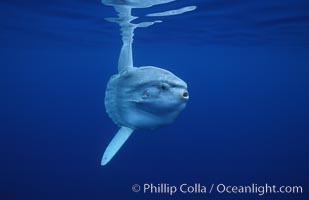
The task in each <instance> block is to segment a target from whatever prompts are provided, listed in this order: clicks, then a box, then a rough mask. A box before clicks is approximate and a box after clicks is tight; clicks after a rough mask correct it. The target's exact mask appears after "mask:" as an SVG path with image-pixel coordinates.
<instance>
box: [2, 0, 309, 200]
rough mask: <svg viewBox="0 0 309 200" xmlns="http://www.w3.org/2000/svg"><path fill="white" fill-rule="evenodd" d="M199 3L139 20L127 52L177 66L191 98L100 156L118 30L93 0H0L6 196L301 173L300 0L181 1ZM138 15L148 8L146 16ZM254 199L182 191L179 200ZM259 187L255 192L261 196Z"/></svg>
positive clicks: (295, 179)
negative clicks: (150, 21) (165, 121)
mask: <svg viewBox="0 0 309 200" xmlns="http://www.w3.org/2000/svg"><path fill="white" fill-rule="evenodd" d="M192 4H193V5H197V6H198V10H196V11H195V12H192V13H188V14H185V15H182V16H174V17H168V18H166V19H163V20H164V22H163V23H162V24H159V25H155V26H153V27H149V28H146V29H141V30H137V31H136V36H135V42H134V58H135V65H136V66H141V65H154V66H159V67H163V68H166V69H168V70H171V71H173V72H174V73H175V74H177V75H178V76H179V77H181V78H182V79H184V80H185V81H186V82H187V83H188V86H189V92H190V101H189V102H188V105H187V108H186V110H185V111H184V113H183V114H182V115H181V116H180V117H179V119H178V120H177V121H176V122H175V123H174V124H172V125H170V126H168V127H164V128H162V129H159V130H157V131H153V132H144V131H139V132H136V134H134V135H133V136H132V138H130V139H129V140H128V142H127V143H126V145H125V146H124V147H123V148H122V149H121V151H120V152H119V154H118V155H117V156H116V157H115V158H114V159H113V160H112V161H111V162H110V163H109V164H108V165H107V166H105V167H101V166H100V160H101V156H102V154H103V151H104V149H105V148H106V146H107V145H108V143H109V142H110V140H111V138H112V137H113V135H114V133H115V132H116V131H117V127H116V126H115V125H114V124H113V123H112V121H111V120H110V119H109V118H108V116H107V114H106V113H105V108H104V103H103V102H104V91H105V87H106V84H107V81H108V79H109V77H110V76H111V75H112V74H114V73H116V65H117V59H118V53H119V49H120V45H121V43H120V36H119V30H118V27H117V25H116V24H111V23H108V22H105V21H104V20H103V19H104V17H111V16H115V13H114V11H113V9H112V8H110V7H107V6H103V5H101V4H100V2H99V1H27V2H22V1H16V0H15V1H13V0H12V1H1V2H0V31H1V32H0V70H1V71H0V78H1V79H0V83H1V91H2V92H1V93H2V95H1V112H0V117H1V129H0V130H1V133H0V134H1V142H0V143H1V147H0V150H1V153H2V154H3V156H1V167H0V169H1V170H0V171H1V172H0V173H1V174H0V175H1V179H0V181H1V182H0V189H1V190H0V192H1V193H0V198H1V199H14V200H15V199H16V200H17V199H18V200H19V199H31V200H36V199H38V200H42V199H44V200H45V199H53V200H54V199H92V200H101V199H145V198H147V199H158V198H162V199H169V198H170V197H169V196H168V195H154V194H142V193H138V194H136V193H133V192H132V191H131V186H132V184H134V183H138V184H143V183H150V182H152V183H154V184H158V183H169V184H176V185H178V184H181V183H184V182H187V183H196V182H200V183H202V184H205V185H209V184H211V183H225V184H227V185H228V184H230V185H250V184H251V183H257V184H265V183H269V184H276V185H302V186H303V187H304V190H305V194H302V195H292V194H289V195H287V194H285V195H278V194H276V195H265V196H264V198H265V199H306V195H307V189H308V186H309V184H308V176H309V174H308V169H309V164H308V157H309V147H308V145H309V140H308V133H309V105H308V102H309V92H308V91H309V79H308V76H309V59H308V58H309V18H308V13H309V12H308V10H309V6H308V3H307V1H300V0H299V1H292V0H290V1H288V0H286V1H284V2H282V1H276V0H272V1H250V3H248V2H247V1H241V0H238V1H233V3H232V2H230V1H228V0H226V1H223V0H216V1H215V0H212V1H179V2H176V3H174V4H170V5H163V6H157V7H154V8H152V10H151V9H144V10H136V11H135V12H136V15H138V16H140V15H144V14H145V13H150V12H155V11H162V10H166V9H168V8H177V7H180V6H185V5H192ZM141 20H142V19H141ZM206 198H207V199H210V198H217V199H218V198H219V199H222V198H228V199H233V198H234V199H255V198H258V196H257V195H245V194H242V195H241V194H238V195H218V194H212V195H181V194H177V195H175V196H173V199H206ZM262 198H263V197H262Z"/></svg>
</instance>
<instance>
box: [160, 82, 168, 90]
mask: <svg viewBox="0 0 309 200" xmlns="http://www.w3.org/2000/svg"><path fill="white" fill-rule="evenodd" d="M160 88H161V90H163V91H164V90H167V89H168V85H167V84H166V83H162V84H161V85H160Z"/></svg>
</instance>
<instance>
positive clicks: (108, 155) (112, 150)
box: [101, 126, 134, 165]
mask: <svg viewBox="0 0 309 200" xmlns="http://www.w3.org/2000/svg"><path fill="white" fill-rule="evenodd" d="M133 131H134V130H133V129H131V128H128V127H125V126H122V127H121V128H120V129H119V130H118V132H117V133H116V135H115V136H114V138H113V139H112V141H111V142H110V143H109V145H108V146H107V148H106V150H105V152H104V154H103V157H102V160H101V165H106V164H107V163H108V162H109V161H110V160H111V159H112V158H113V157H114V156H115V154H116V153H117V152H118V151H119V149H120V148H121V147H122V145H123V144H124V143H125V142H126V141H127V139H128V138H129V137H130V135H131V134H132V133H133Z"/></svg>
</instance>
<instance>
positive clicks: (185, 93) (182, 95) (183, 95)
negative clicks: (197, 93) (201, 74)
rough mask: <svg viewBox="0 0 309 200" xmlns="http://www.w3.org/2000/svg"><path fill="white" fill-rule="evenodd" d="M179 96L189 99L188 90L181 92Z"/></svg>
mask: <svg viewBox="0 0 309 200" xmlns="http://www.w3.org/2000/svg"><path fill="white" fill-rule="evenodd" d="M181 98H182V99H184V100H188V99H189V92H188V91H184V92H183V93H182V94H181Z"/></svg>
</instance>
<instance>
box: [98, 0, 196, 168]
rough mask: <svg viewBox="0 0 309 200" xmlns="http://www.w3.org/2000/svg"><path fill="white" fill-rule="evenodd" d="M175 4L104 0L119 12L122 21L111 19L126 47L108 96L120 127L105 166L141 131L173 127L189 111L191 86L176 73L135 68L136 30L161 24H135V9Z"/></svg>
mask: <svg viewBox="0 0 309 200" xmlns="http://www.w3.org/2000/svg"><path fill="white" fill-rule="evenodd" d="M172 1H174V0H147V1H136V0H121V1H119V0H102V3H103V4H105V5H110V6H113V7H114V8H115V10H116V11H117V13H118V18H107V19H106V20H107V21H110V22H116V23H118V24H119V26H120V31H121V36H122V42H123V43H122V47H121V50H120V55H119V59H118V74H115V75H113V76H112V77H111V78H110V80H109V82H108V84H107V88H106V92H105V108H106V112H107V113H108V115H109V117H110V118H111V119H112V120H113V122H114V123H115V124H116V125H118V126H119V127H120V129H119V130H118V132H117V133H116V135H115V136H114V138H113V139H112V141H111V142H110V143H109V145H108V146H107V148H106V150H105V152H104V154H103V157H102V160H101V165H106V164H107V163H108V162H109V161H110V160H111V159H112V158H113V157H114V155H115V154H116V153H117V152H118V150H119V149H120V148H121V146H122V145H123V144H124V143H125V142H126V140H127V139H128V138H129V137H130V135H131V134H132V133H133V132H134V131H136V130H138V129H143V130H154V129H156V128H159V127H161V126H163V125H167V124H170V123H172V122H173V121H174V120H175V119H176V118H177V117H178V115H179V114H180V113H181V112H182V111H183V110H184V108H185V107H186V103H187V101H188V99H189V93H188V90H187V84H186V83H185V82H184V81H183V80H181V79H180V78H178V77H177V76H175V75H174V74H173V73H171V72H169V71H167V70H165V69H162V68H159V67H154V66H142V67H135V66H134V65H133V53H132V44H133V36H134V30H135V28H139V27H148V26H151V25H153V24H155V23H158V22H161V21H160V20H156V21H152V22H141V23H137V24H136V23H133V22H132V20H134V19H136V18H137V17H134V16H132V15H131V10H132V8H144V7H150V6H152V5H157V4H163V3H168V2H172ZM195 8H196V7H195V6H191V7H190V6H189V7H185V8H182V9H178V10H171V11H167V12H161V13H153V14H151V16H168V15H174V14H182V13H184V12H187V11H191V10H194V9H195Z"/></svg>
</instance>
